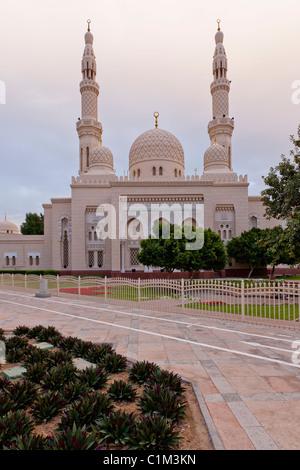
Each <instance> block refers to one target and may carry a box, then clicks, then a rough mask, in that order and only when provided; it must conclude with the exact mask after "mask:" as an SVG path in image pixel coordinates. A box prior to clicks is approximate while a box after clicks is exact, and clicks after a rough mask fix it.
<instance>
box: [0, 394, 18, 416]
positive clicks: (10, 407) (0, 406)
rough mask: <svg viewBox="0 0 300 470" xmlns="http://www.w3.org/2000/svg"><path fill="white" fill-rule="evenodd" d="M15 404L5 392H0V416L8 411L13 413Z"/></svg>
mask: <svg viewBox="0 0 300 470" xmlns="http://www.w3.org/2000/svg"><path fill="white" fill-rule="evenodd" d="M15 409H16V404H15V402H14V401H13V399H12V398H10V397H9V396H8V394H7V392H6V391H5V390H0V416H3V415H5V414H6V413H8V412H9V411H14V410H15Z"/></svg>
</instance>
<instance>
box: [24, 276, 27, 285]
mask: <svg viewBox="0 0 300 470" xmlns="http://www.w3.org/2000/svg"><path fill="white" fill-rule="evenodd" d="M24 287H25V289H27V274H26V273H25V274H24Z"/></svg>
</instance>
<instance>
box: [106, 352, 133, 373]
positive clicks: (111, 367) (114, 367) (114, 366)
mask: <svg viewBox="0 0 300 470" xmlns="http://www.w3.org/2000/svg"><path fill="white" fill-rule="evenodd" d="M101 365H102V366H103V367H104V369H105V370H107V371H108V372H111V373H117V372H122V371H124V370H125V369H126V367H127V359H126V357H125V356H122V355H121V354H116V353H111V354H106V356H104V358H103V360H102V362H101Z"/></svg>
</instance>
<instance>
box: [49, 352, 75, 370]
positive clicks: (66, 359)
mask: <svg viewBox="0 0 300 470" xmlns="http://www.w3.org/2000/svg"><path fill="white" fill-rule="evenodd" d="M71 362H72V354H71V353H70V352H68V351H61V350H57V351H49V354H48V355H47V358H46V363H47V364H48V365H49V366H50V367H54V366H58V365H61V364H65V363H71Z"/></svg>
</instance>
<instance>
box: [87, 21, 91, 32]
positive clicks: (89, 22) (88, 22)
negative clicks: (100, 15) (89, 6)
mask: <svg viewBox="0 0 300 470" xmlns="http://www.w3.org/2000/svg"><path fill="white" fill-rule="evenodd" d="M87 24H88V31H91V28H90V24H91V20H87Z"/></svg>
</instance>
